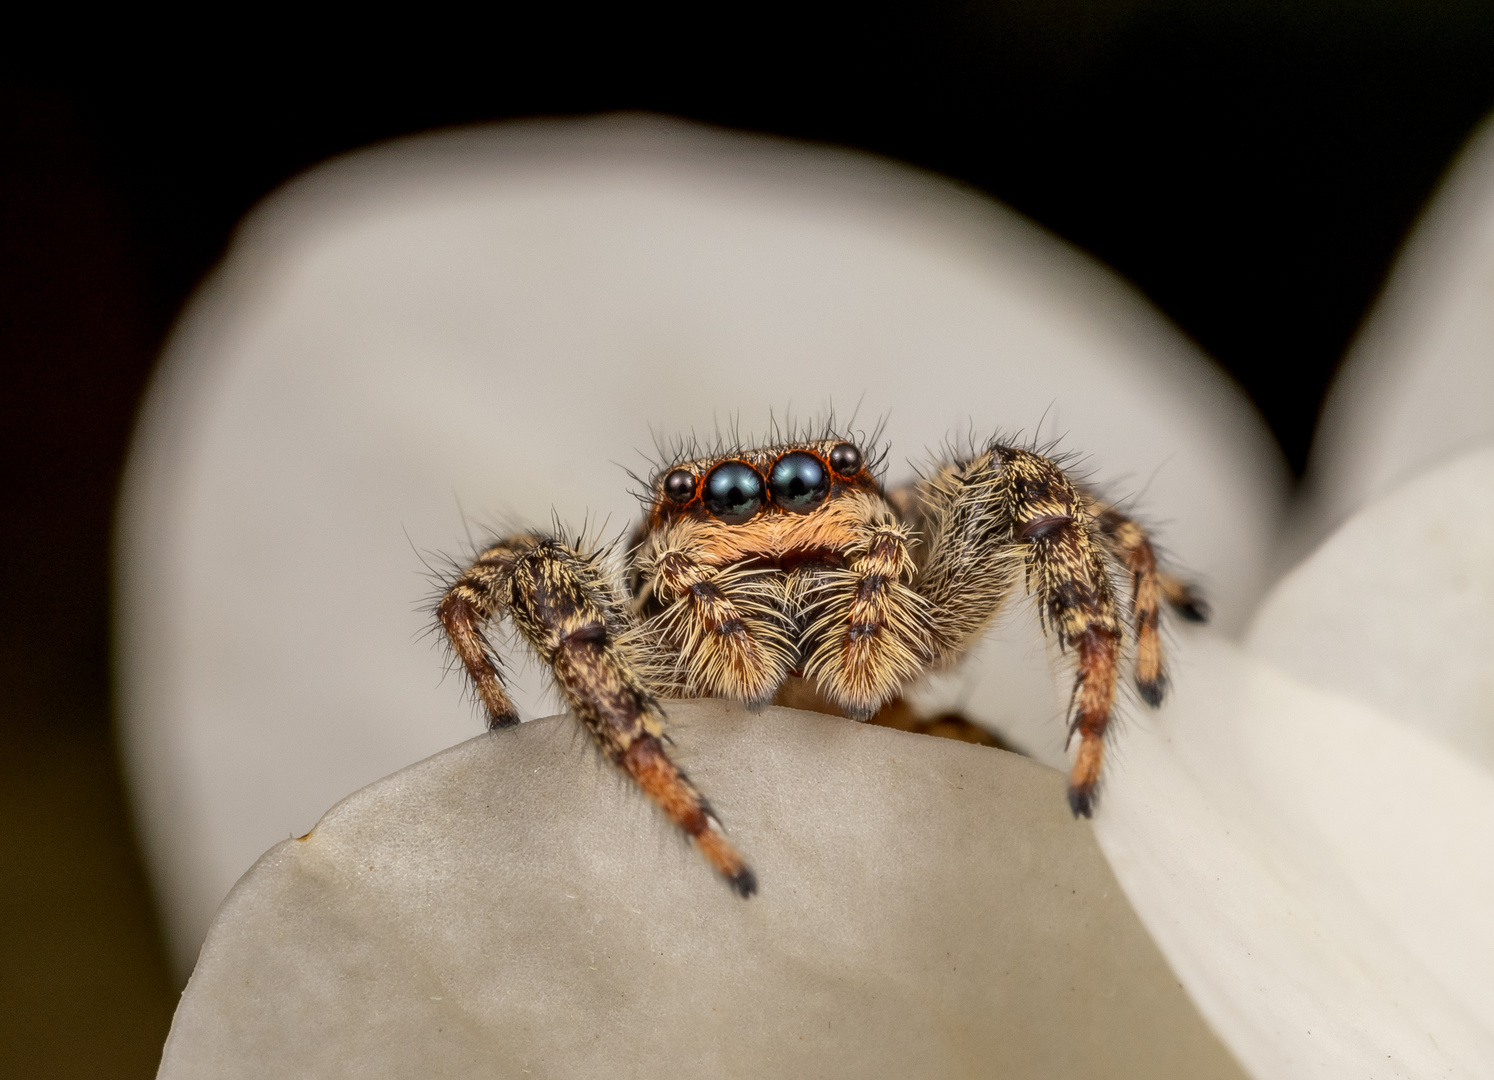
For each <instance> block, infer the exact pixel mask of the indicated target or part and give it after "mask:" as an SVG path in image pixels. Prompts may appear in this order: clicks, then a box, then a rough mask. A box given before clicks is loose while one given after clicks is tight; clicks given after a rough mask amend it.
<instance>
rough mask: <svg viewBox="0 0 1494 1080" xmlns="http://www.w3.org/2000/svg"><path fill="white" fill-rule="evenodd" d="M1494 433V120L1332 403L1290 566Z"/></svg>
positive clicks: (1350, 361)
mask: <svg viewBox="0 0 1494 1080" xmlns="http://www.w3.org/2000/svg"><path fill="white" fill-rule="evenodd" d="M1491 437H1494V121H1486V122H1485V123H1484V125H1483V126H1482V127H1481V128H1480V129H1478V130H1477V131H1475V132H1474V134H1473V135H1472V136H1471V137H1470V139H1469V141H1468V144H1467V146H1465V147H1464V149H1463V150H1462V152H1461V153H1460V154H1459V156H1458V158H1457V160H1456V161H1455V162H1454V164H1453V166H1452V168H1451V169H1450V170H1449V172H1448V175H1447V177H1446V179H1445V180H1444V181H1443V183H1442V185H1441V187H1440V188H1439V190H1438V192H1437V195H1436V197H1435V198H1434V199H1433V200H1432V202H1431V203H1430V205H1429V206H1428V207H1427V209H1426V210H1425V212H1424V213H1423V215H1422V218H1421V221H1420V222H1418V223H1417V226H1416V228H1415V230H1414V231H1413V233H1412V235H1411V238H1410V240H1409V241H1408V242H1407V244H1406V247H1405V250H1404V251H1402V252H1401V254H1400V255H1399V256H1398V257H1397V259H1396V264H1395V269H1394V272H1393V273H1392V274H1391V276H1390V280H1389V282H1388V283H1387V285H1386V287H1385V292H1384V294H1383V295H1382V296H1381V297H1380V298H1379V300H1378V301H1376V303H1375V307H1374V309H1373V311H1372V312H1371V314H1370V317H1369V318H1368V319H1367V320H1366V321H1365V325H1364V328H1363V330H1362V331H1361V332H1360V334H1359V336H1358V338H1357V339H1356V341H1355V342H1354V345H1353V347H1352V349H1350V351H1349V355H1348V356H1347V357H1346V358H1345V360H1344V367H1343V370H1342V372H1341V373H1340V374H1339V376H1338V378H1337V379H1336V380H1335V382H1334V384H1333V387H1332V389H1331V390H1330V392H1329V395H1328V398H1327V400H1326V402H1325V403H1324V406H1323V415H1322V419H1321V421H1320V422H1319V424H1318V429H1317V434H1316V435H1315V437H1314V442H1313V450H1312V458H1311V460H1310V462H1309V466H1308V474H1307V482H1306V484H1305V485H1304V488H1305V497H1304V498H1303V500H1302V506H1301V512H1300V513H1299V514H1298V515H1297V520H1296V521H1294V523H1293V528H1292V535H1291V537H1290V538H1289V541H1288V543H1287V544H1286V545H1285V546H1284V547H1283V551H1282V562H1281V565H1282V566H1283V567H1286V566H1289V565H1291V563H1292V562H1293V561H1295V560H1296V559H1298V558H1300V557H1302V556H1303V555H1305V554H1306V553H1307V552H1308V551H1310V550H1311V548H1312V546H1313V545H1314V544H1316V543H1317V542H1319V541H1320V540H1322V539H1323V538H1324V537H1325V536H1327V535H1328V534H1329V533H1330V532H1331V531H1332V530H1333V529H1334V528H1335V527H1336V526H1337V525H1338V524H1339V523H1340V522H1342V521H1343V520H1345V519H1346V518H1347V517H1348V516H1349V515H1350V514H1351V513H1353V512H1354V510H1355V509H1357V508H1358V507H1360V506H1363V505H1365V504H1366V503H1368V502H1371V501H1373V500H1375V499H1378V498H1379V497H1380V496H1382V495H1385V494H1388V493H1389V492H1390V491H1391V490H1393V489H1394V488H1396V487H1398V486H1399V485H1400V484H1401V483H1402V482H1403V481H1404V480H1405V479H1406V478H1407V477H1409V476H1412V475H1414V474H1416V473H1418V472H1420V471H1421V470H1422V469H1423V468H1425V467H1426V466H1428V465H1431V464H1434V463H1436V462H1438V461H1441V460H1444V459H1446V458H1447V457H1449V456H1452V455H1455V454H1457V453H1459V452H1461V451H1463V450H1467V449H1469V448H1471V447H1473V446H1476V445H1478V444H1480V443H1482V442H1485V441H1487V440H1488V439H1489V438H1491Z"/></svg>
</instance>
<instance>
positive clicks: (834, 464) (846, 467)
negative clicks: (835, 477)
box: [830, 442, 861, 476]
mask: <svg viewBox="0 0 1494 1080" xmlns="http://www.w3.org/2000/svg"><path fill="white" fill-rule="evenodd" d="M830 467H831V468H832V469H834V470H835V471H836V472H838V473H840V475H841V476H855V475H856V473H857V472H859V471H860V469H861V451H860V450H857V449H856V448H855V447H854V446H852V445H851V444H850V443H848V442H843V443H840V444H839V445H837V446H836V447H835V449H833V450H831V451H830Z"/></svg>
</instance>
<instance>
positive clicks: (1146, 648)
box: [1085, 498, 1167, 708]
mask: <svg viewBox="0 0 1494 1080" xmlns="http://www.w3.org/2000/svg"><path fill="white" fill-rule="evenodd" d="M1085 502H1086V508H1087V509H1088V510H1089V512H1090V514H1091V515H1092V516H1093V517H1094V520H1095V524H1096V525H1097V526H1098V527H1099V530H1100V535H1101V536H1103V537H1104V538H1105V540H1106V541H1107V542H1108V545H1109V547H1110V548H1111V549H1112V550H1113V551H1114V552H1115V554H1116V557H1117V558H1118V559H1120V561H1121V562H1122V563H1123V564H1124V565H1125V567H1126V570H1127V572H1128V573H1129V574H1130V575H1131V615H1132V620H1133V625H1134V627H1135V631H1136V689H1137V690H1138V691H1139V692H1140V694H1141V698H1142V700H1143V701H1145V702H1146V703H1147V704H1148V705H1150V706H1152V707H1153V708H1156V707H1157V706H1158V705H1161V704H1162V698H1163V697H1164V696H1165V695H1166V693H1167V667H1166V662H1165V660H1164V658H1163V651H1162V636H1161V634H1160V633H1159V632H1158V627H1159V623H1160V621H1161V606H1162V583H1161V575H1160V573H1159V572H1158V570H1157V554H1156V552H1155V551H1153V550H1152V541H1151V538H1150V537H1149V536H1148V535H1147V532H1146V530H1145V529H1143V528H1142V527H1141V526H1140V525H1138V524H1136V522H1134V521H1132V520H1131V519H1130V518H1128V517H1126V515H1125V514H1122V513H1121V512H1120V511H1119V510H1117V509H1116V508H1115V507H1113V506H1106V505H1105V504H1103V503H1100V502H1098V501H1097V500H1095V499H1093V498H1088V499H1086V500H1085Z"/></svg>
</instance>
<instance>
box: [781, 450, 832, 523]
mask: <svg viewBox="0 0 1494 1080" xmlns="http://www.w3.org/2000/svg"><path fill="white" fill-rule="evenodd" d="M768 486H769V487H771V488H772V489H773V499H774V501H776V502H777V503H778V505H779V506H781V507H783V508H784V509H785V510H793V511H797V512H800V513H802V512H803V511H805V510H808V509H810V508H811V507H814V506H818V505H819V504H820V502H821V501H822V500H823V499H824V498H825V496H826V495H827V494H828V493H829V491H830V477H829V476H827V475H826V474H825V466H823V465H821V464H820V459H819V458H817V457H815V456H814V455H813V454H806V453H805V452H804V451H803V450H795V451H794V452H793V453H790V454H784V455H783V457H781V458H779V459H778V460H777V461H776V462H775V463H774V465H773V473H772V475H771V476H769V477H768Z"/></svg>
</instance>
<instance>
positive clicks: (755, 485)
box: [705, 461, 763, 525]
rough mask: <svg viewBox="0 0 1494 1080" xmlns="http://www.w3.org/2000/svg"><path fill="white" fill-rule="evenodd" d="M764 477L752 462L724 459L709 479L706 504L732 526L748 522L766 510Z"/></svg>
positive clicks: (706, 489) (712, 471)
mask: <svg viewBox="0 0 1494 1080" xmlns="http://www.w3.org/2000/svg"><path fill="white" fill-rule="evenodd" d="M762 505H763V478H762V477H761V476H758V475H757V471H756V470H755V469H753V468H752V467H751V466H750V465H746V464H743V463H742V462H740V461H723V462H722V463H721V464H720V465H717V466H716V467H715V468H714V469H712V470H711V475H709V476H707V477H706V481H705V507H706V509H707V510H709V511H710V512H711V513H712V514H713V515H714V516H716V517H718V518H720V519H721V520H722V521H724V522H726V523H727V524H728V525H737V524H740V523H741V522H744V521H746V520H747V519H748V518H750V517H751V516H752V515H753V514H755V513H757V512H758V511H759V510H760V509H762Z"/></svg>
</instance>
